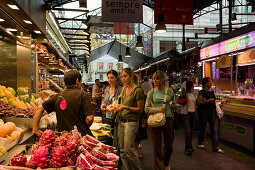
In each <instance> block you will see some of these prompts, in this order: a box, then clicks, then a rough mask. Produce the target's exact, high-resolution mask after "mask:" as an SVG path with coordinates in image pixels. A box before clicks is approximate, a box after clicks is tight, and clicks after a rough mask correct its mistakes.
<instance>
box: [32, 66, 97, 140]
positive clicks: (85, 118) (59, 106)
mask: <svg viewBox="0 0 255 170" xmlns="http://www.w3.org/2000/svg"><path fill="white" fill-rule="evenodd" d="M64 82H65V85H66V89H65V90H64V91H63V92H60V93H59V94H57V95H55V96H53V97H51V98H50V99H49V100H47V101H45V102H44V103H43V104H42V106H38V107H37V109H36V111H35V115H34V121H33V131H32V132H33V133H34V134H36V135H37V136H40V135H41V133H42V132H41V131H40V130H39V122H40V119H41V117H42V114H43V112H44V110H46V111H47V112H48V113H51V112H53V111H55V112H56V116H57V125H58V131H71V130H72V129H73V127H74V126H75V125H76V126H77V128H78V130H79V132H80V133H81V134H82V135H86V134H89V135H92V133H91V131H90V129H89V126H90V125H91V124H92V123H93V120H94V113H93V109H92V105H91V98H90V96H89V95H88V93H86V92H84V91H82V90H81V74H80V73H79V72H78V71H76V70H70V71H68V72H66V73H65V75H64Z"/></svg>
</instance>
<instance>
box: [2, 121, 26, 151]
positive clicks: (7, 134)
mask: <svg viewBox="0 0 255 170" xmlns="http://www.w3.org/2000/svg"><path fill="white" fill-rule="evenodd" d="M22 132H24V129H21V128H18V127H16V125H15V124H14V123H13V122H6V123H4V122H3V120H2V119H0V146H3V147H5V148H6V150H9V149H10V148H12V147H13V146H15V145H16V144H17V143H18V141H19V140H20V139H21V138H22V136H23V135H21V134H22ZM0 152H1V147H0ZM0 155H1V154H0Z"/></svg>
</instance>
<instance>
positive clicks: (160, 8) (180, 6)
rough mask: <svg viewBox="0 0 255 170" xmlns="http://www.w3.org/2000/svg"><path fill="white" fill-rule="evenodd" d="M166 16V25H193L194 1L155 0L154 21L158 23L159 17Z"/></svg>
mask: <svg viewBox="0 0 255 170" xmlns="http://www.w3.org/2000/svg"><path fill="white" fill-rule="evenodd" d="M159 14H164V15H165V24H181V25H183V24H184V25H192V24H193V1H192V0H171V1H166V0H165V1H163V0H154V21H155V24H157V23H158V21H157V16H158V15H159Z"/></svg>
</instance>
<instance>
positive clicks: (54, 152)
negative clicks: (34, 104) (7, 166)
mask: <svg viewBox="0 0 255 170" xmlns="http://www.w3.org/2000/svg"><path fill="white" fill-rule="evenodd" d="M115 151H116V148H114V147H112V146H109V145H105V144H103V143H101V142H100V141H98V140H97V139H96V138H94V137H92V136H89V135H86V136H83V137H82V136H81V134H80V133H79V132H78V130H77V128H75V129H74V130H73V131H72V132H70V133H68V132H62V133H61V134H60V136H57V135H56V134H55V133H54V132H53V131H51V130H46V131H44V132H43V134H42V136H41V138H40V139H39V142H38V143H37V144H35V145H34V146H33V148H32V155H31V157H30V156H29V155H27V156H26V155H22V154H17V155H15V156H14V157H13V158H12V160H11V165H12V166H22V167H27V168H33V169H36V168H42V169H45V168H61V167H68V166H76V167H77V168H80V169H88V167H90V168H89V169H106V170H108V169H117V168H115V167H116V166H117V162H118V160H119V157H118V156H117V155H116V154H115ZM29 158H30V159H29Z"/></svg>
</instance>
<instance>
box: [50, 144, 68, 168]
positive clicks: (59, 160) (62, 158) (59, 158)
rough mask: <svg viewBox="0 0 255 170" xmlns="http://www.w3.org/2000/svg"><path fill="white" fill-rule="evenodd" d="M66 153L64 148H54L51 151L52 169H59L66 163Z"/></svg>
mask: <svg viewBox="0 0 255 170" xmlns="http://www.w3.org/2000/svg"><path fill="white" fill-rule="evenodd" d="M67 157H68V153H67V150H66V148H65V147H63V146H59V147H55V148H54V149H53V151H52V159H51V165H52V167H53V168H61V167H63V166H65V164H66V162H67Z"/></svg>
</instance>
